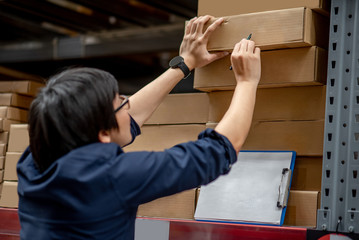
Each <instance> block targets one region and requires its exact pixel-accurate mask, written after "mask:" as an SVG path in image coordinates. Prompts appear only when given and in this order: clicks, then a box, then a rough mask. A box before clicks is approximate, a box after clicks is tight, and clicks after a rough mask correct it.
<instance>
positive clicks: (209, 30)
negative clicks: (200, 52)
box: [203, 18, 224, 41]
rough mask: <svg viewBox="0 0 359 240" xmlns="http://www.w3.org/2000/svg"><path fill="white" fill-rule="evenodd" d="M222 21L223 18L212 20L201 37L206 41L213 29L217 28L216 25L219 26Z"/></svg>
mask: <svg viewBox="0 0 359 240" xmlns="http://www.w3.org/2000/svg"><path fill="white" fill-rule="evenodd" d="M223 22H224V19H223V18H218V19H217V20H216V21H214V22H213V23H212V24H211V25H210V26H209V27H208V28H207V29H206V32H205V33H204V35H203V39H204V40H206V41H208V39H209V37H210V36H211V34H212V33H213V32H214V30H216V29H217V27H218V26H220V25H221V24H222V23H223Z"/></svg>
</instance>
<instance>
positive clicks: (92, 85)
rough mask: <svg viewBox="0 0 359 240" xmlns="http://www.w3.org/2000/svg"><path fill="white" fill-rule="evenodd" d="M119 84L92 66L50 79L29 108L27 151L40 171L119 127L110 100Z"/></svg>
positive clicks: (111, 100)
mask: <svg viewBox="0 0 359 240" xmlns="http://www.w3.org/2000/svg"><path fill="white" fill-rule="evenodd" d="M116 93H118V83H117V81H116V79H115V78H114V77H113V76H112V75H111V74H110V73H108V72H105V71H102V70H99V69H94V68H74V69H69V70H65V71H63V72H61V73H59V74H57V75H55V76H53V77H51V78H50V80H49V82H48V83H47V85H46V86H45V87H44V88H43V89H41V91H40V92H39V94H38V96H37V97H36V98H35V99H34V101H33V102H32V104H31V106H30V111H29V135H30V150H31V152H32V155H33V157H34V160H35V162H36V163H37V165H38V167H39V169H40V171H44V170H46V169H47V168H48V167H49V166H50V165H51V164H52V163H53V162H54V161H55V160H56V159H58V158H60V157H61V156H63V155H65V154H67V153H68V152H70V151H71V150H73V149H75V148H78V147H81V146H84V145H86V144H89V143H94V142H98V133H99V132H100V131H101V130H109V129H113V128H115V129H118V125H117V121H116V117H115V114H114V112H113V110H114V109H113V100H114V99H115V97H116Z"/></svg>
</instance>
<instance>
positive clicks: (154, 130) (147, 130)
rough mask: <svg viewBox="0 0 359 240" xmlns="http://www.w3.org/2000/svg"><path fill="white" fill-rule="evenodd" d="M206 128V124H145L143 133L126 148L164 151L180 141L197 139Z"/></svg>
mask: <svg viewBox="0 0 359 240" xmlns="http://www.w3.org/2000/svg"><path fill="white" fill-rule="evenodd" d="M205 129H206V125H205V124H184V125H147V126H143V127H142V128H141V131H142V134H141V135H140V136H138V137H137V138H136V140H135V141H134V143H132V144H131V145H129V146H127V147H125V148H124V150H125V151H126V152H130V151H163V150H164V149H166V148H170V147H173V146H174V145H176V144H179V143H184V142H188V141H194V140H197V138H198V134H199V133H200V132H201V131H203V130H205Z"/></svg>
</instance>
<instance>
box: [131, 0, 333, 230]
mask: <svg viewBox="0 0 359 240" xmlns="http://www.w3.org/2000/svg"><path fill="white" fill-rule="evenodd" d="M328 4H329V1H321V0H298V1H287V0H274V1H263V0H253V1H250V2H248V1H243V0H223V1H220V2H218V1H216V0H199V7H198V15H199V16H200V15H207V14H208V15H212V16H214V17H224V18H225V21H224V23H223V24H222V26H221V27H220V28H218V29H217V30H216V31H215V32H214V33H213V34H212V36H211V38H210V40H209V44H208V49H209V50H210V51H222V50H225V51H231V50H232V49H233V47H234V45H235V43H236V42H238V41H240V40H241V39H242V38H246V37H247V36H248V35H249V34H250V33H252V40H254V41H255V42H256V44H257V46H259V47H260V48H261V50H262V53H261V62H262V77H261V82H260V85H259V88H258V92H257V100H256V107H255V112H254V116H253V123H252V127H251V130H250V133H249V135H248V138H247V140H246V143H245V145H244V146H243V149H244V150H291V151H296V153H297V159H296V164H295V169H294V173H293V180H292V185H291V192H290V197H289V202H288V208H287V214H286V218H285V225H290V226H304V227H315V225H316V211H317V208H318V202H319V197H320V189H321V171H322V154H323V153H322V151H323V136H324V132H323V131H324V115H325V101H326V87H325V82H326V71H327V44H328V41H329V40H328V35H329V34H328V31H329V29H328V26H329V18H328V16H329V12H328V11H329V10H328V9H329V6H328ZM230 66H231V62H230V56H228V57H225V58H223V59H221V60H219V61H216V62H214V63H212V64H210V65H208V66H206V67H203V68H200V69H196V70H195V76H194V78H195V79H194V88H195V89H198V90H200V91H203V92H202V93H194V94H189V95H187V96H186V94H174V95H170V96H169V97H168V98H167V99H166V100H165V102H164V103H163V105H165V106H166V107H160V108H159V109H158V111H156V113H155V116H156V121H152V122H151V121H150V122H148V123H147V124H152V125H148V126H145V127H144V130H143V134H142V136H140V137H139V138H138V140H136V142H135V143H134V144H133V146H129V147H128V148H127V151H131V150H163V149H165V148H167V147H171V146H173V145H174V144H177V143H181V142H184V141H189V140H193V139H195V138H196V136H197V134H198V133H199V132H200V131H201V130H203V123H202V124H201V125H200V127H198V128H194V126H195V125H193V123H195V122H196V120H194V119H192V118H195V117H197V115H198V114H200V113H201V114H202V113H203V111H207V109H208V118H207V120H206V121H207V124H206V127H207V128H208V127H210V128H213V127H215V126H216V124H217V123H218V122H219V121H220V120H221V118H222V117H223V115H224V113H225V112H226V110H227V109H228V106H229V104H230V101H231V97H232V95H233V90H234V88H235V85H236V80H235V78H234V75H233V72H232V71H231V70H230ZM205 92H206V94H207V95H206V96H207V97H208V101H209V103H207V102H205V103H203V102H198V101H193V100H190V98H189V96H196V95H198V96H199V95H201V96H205V95H203V94H205ZM170 98H172V99H175V98H177V99H178V100H179V101H178V102H173V101H172V102H171V101H170ZM206 101H207V100H206ZM181 103H182V104H181ZM201 105H202V106H201ZM179 106H180V107H181V108H180V109H179ZM186 108H198V109H200V110H201V112H195V111H194V112H190V113H188V112H187V110H186ZM179 114H181V115H179ZM169 116H172V117H173V119H183V118H184V117H186V118H187V119H188V120H186V121H185V122H171V121H170V120H168V117H169ZM203 116H205V113H203ZM203 121H205V119H203ZM190 123H192V124H191V125H188V124H190ZM197 123H198V122H197ZM183 124H185V125H183ZM188 127H191V134H186V133H185V130H184V129H187V128H188ZM184 134H185V135H184ZM238 191H240V190H238ZM180 194H181V193H180ZM180 194H177V195H173V196H170V197H167V203H164V200H163V199H159V200H155V201H153V202H151V203H147V204H144V205H142V206H140V208H139V214H138V215H139V216H147V217H148V216H149V217H169V218H189V219H193V215H191V216H190V217H188V216H179V215H178V214H177V213H176V214H174V213H173V212H176V210H177V211H178V212H180V211H182V210H181V209H182V207H178V206H181V203H184V201H183V200H182V199H181V197H180ZM174 196H176V198H174ZM194 207H195V204H194ZM141 209H147V211H146V212H145V211H141ZM160 211H165V212H166V213H165V214H163V213H159V212H160ZM170 211H172V213H171V212H170Z"/></svg>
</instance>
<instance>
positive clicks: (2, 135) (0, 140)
mask: <svg viewBox="0 0 359 240" xmlns="http://www.w3.org/2000/svg"><path fill="white" fill-rule="evenodd" d="M8 142H9V132H0V144H8Z"/></svg>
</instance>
